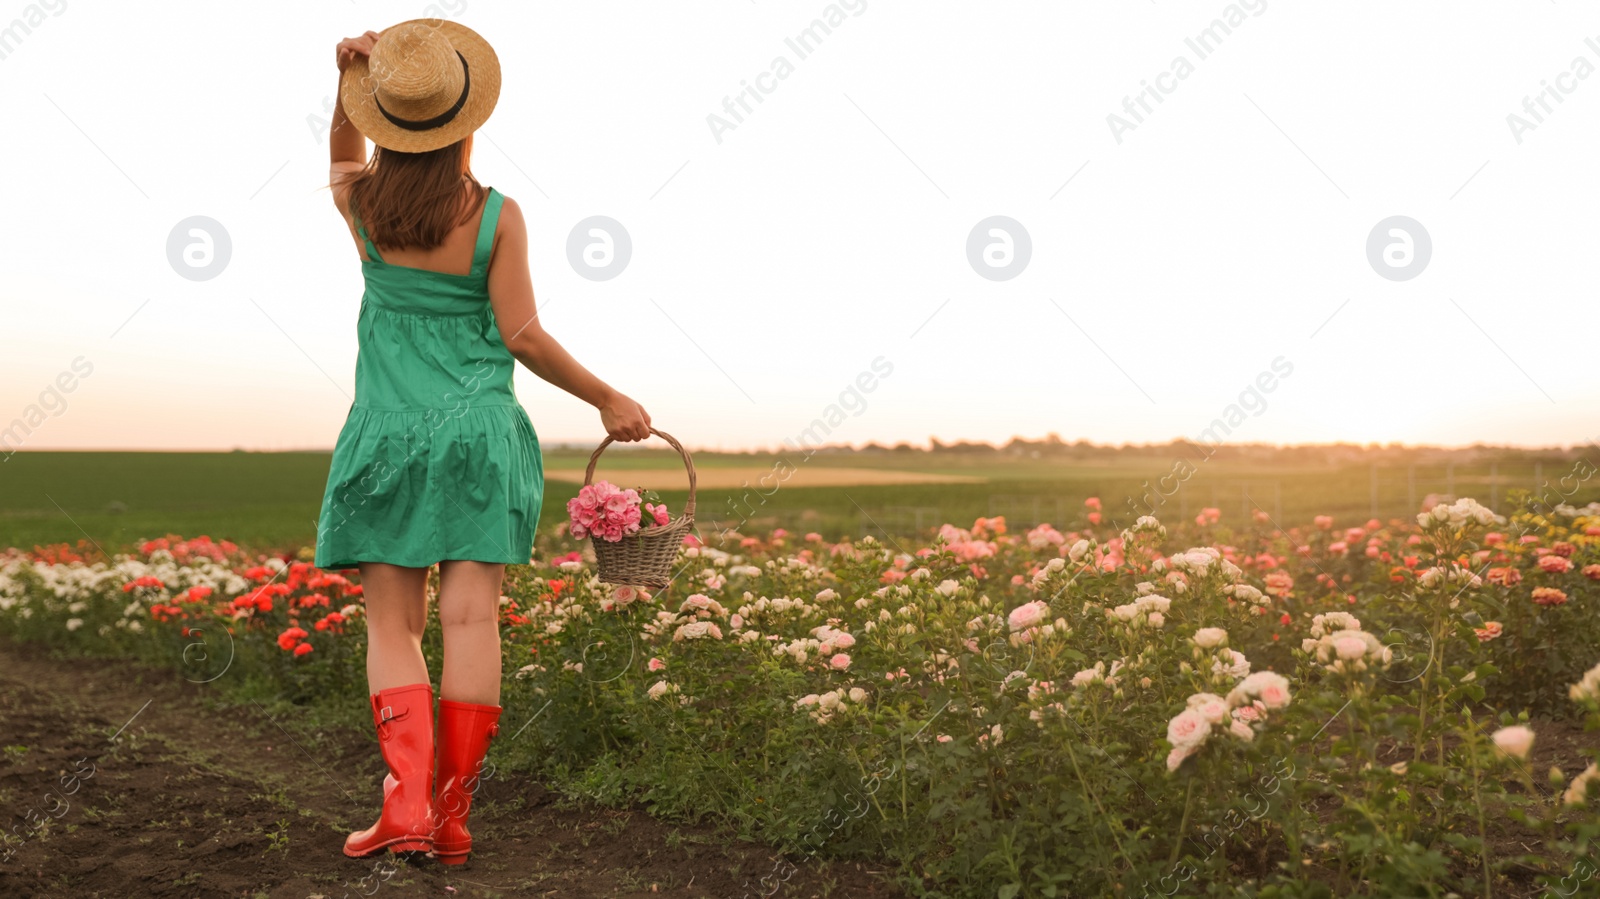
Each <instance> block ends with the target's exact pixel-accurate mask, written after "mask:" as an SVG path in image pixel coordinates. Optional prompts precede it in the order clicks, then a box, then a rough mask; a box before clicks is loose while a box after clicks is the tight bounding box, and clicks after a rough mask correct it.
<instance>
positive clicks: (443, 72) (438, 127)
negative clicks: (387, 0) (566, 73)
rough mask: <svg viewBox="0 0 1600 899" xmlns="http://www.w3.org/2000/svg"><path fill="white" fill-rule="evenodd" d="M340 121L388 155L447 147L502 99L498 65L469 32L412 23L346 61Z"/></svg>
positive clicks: (451, 25)
mask: <svg viewBox="0 0 1600 899" xmlns="http://www.w3.org/2000/svg"><path fill="white" fill-rule="evenodd" d="M339 97H340V99H341V100H342V101H343V103H344V111H345V114H346V115H348V116H349V117H350V121H351V122H352V123H354V125H355V126H356V128H357V130H359V131H360V132H361V133H362V134H363V135H365V136H366V137H367V139H368V140H370V141H372V142H373V143H375V144H377V145H378V146H380V147H383V148H384V149H386V150H398V151H400V152H402V153H424V152H427V151H428V150H437V149H439V148H441V147H447V146H449V145H450V144H453V143H455V142H456V141H458V140H461V139H462V138H464V137H466V136H467V135H469V134H471V133H472V132H473V131H476V130H477V129H478V126H480V125H482V124H483V123H484V121H485V120H487V119H488V118H489V114H490V113H491V112H493V111H494V104H495V101H497V100H499V99H500V59H499V57H497V56H495V52H494V48H492V47H490V46H489V42H488V41H486V40H484V39H483V37H482V36H481V35H479V34H478V33H477V32H476V31H473V30H472V29H471V28H468V27H466V26H465V25H461V24H459V23H457V22H452V21H449V20H448V19H412V20H410V21H407V22H401V23H400V24H398V25H393V26H390V27H389V28H386V29H384V30H383V32H382V33H381V34H379V35H378V40H377V42H376V43H374V44H373V47H372V55H371V56H370V57H367V56H359V55H358V56H356V57H355V58H354V59H352V60H350V64H349V65H348V66H347V67H346V68H345V70H344V75H343V76H342V77H341V79H340V81H339Z"/></svg>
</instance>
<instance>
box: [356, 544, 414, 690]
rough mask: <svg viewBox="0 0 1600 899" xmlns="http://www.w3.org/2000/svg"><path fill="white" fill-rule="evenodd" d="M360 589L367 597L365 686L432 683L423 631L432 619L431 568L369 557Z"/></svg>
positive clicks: (364, 565) (385, 687)
mask: <svg viewBox="0 0 1600 899" xmlns="http://www.w3.org/2000/svg"><path fill="white" fill-rule="evenodd" d="M360 567H361V591H362V595H363V596H364V597H366V601H367V690H368V692H370V693H374V694H376V693H377V692H378V691H379V690H388V689H391V688H393V687H404V686H406V685H408V684H425V683H428V682H429V681H428V663H427V661H426V660H425V659H423V657H422V630H423V627H424V626H425V625H426V624H427V622H428V606H427V586H428V569H426V568H403V567H401V566H399V565H385V564H381V563H377V562H365V563H362V565H361V566H360Z"/></svg>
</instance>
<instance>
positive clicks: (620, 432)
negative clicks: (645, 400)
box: [600, 393, 650, 443]
mask: <svg viewBox="0 0 1600 899" xmlns="http://www.w3.org/2000/svg"><path fill="white" fill-rule="evenodd" d="M600 423H601V424H602V425H604V426H605V429H606V433H607V434H609V435H611V439H612V440H617V441H620V442H622V443H633V442H634V441H636V440H643V439H645V438H646V437H649V436H650V413H648V412H646V411H644V407H643V406H641V405H639V404H638V403H636V402H634V401H633V400H632V399H631V398H629V397H627V396H624V395H622V394H620V393H619V394H616V395H615V396H613V397H612V399H611V400H610V401H609V402H607V403H606V404H605V405H603V406H601V407H600Z"/></svg>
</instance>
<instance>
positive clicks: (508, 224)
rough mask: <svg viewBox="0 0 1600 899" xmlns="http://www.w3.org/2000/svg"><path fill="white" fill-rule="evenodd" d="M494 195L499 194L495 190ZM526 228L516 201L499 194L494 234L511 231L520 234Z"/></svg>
mask: <svg viewBox="0 0 1600 899" xmlns="http://www.w3.org/2000/svg"><path fill="white" fill-rule="evenodd" d="M495 193H500V191H499V190H498V189H496V190H495ZM526 228H527V224H526V223H525V222H524V221H523V219H522V207H521V206H519V205H517V201H516V200H513V199H511V198H510V197H508V196H506V195H505V194H503V193H502V194H500V217H499V220H498V221H497V222H496V223H495V233H496V234H506V233H508V232H511V231H512V230H513V229H515V231H517V232H522V231H524V230H526Z"/></svg>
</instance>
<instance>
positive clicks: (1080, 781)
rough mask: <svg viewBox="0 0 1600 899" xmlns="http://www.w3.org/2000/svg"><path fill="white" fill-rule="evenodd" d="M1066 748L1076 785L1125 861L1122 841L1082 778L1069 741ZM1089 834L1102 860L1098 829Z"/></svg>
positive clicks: (1125, 854) (1092, 829) (1098, 800)
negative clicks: (1102, 822) (1098, 816)
mask: <svg viewBox="0 0 1600 899" xmlns="http://www.w3.org/2000/svg"><path fill="white" fill-rule="evenodd" d="M1066 746H1067V756H1068V757H1069V758H1071V759H1072V770H1073V771H1074V772H1075V773H1076V774H1077V775H1078V784H1079V785H1080V786H1082V787H1083V792H1084V793H1085V794H1086V795H1088V797H1089V801H1090V802H1092V803H1094V807H1095V810H1096V811H1098V812H1099V813H1100V817H1101V819H1102V820H1104V821H1105V822H1106V827H1107V828H1108V829H1110V831H1111V839H1112V841H1113V842H1115V843H1116V844H1117V854H1118V855H1120V856H1122V857H1123V858H1124V859H1126V858H1127V857H1128V853H1127V851H1126V850H1124V849H1123V848H1122V840H1121V838H1119V837H1118V836H1117V831H1116V828H1115V827H1114V826H1113V825H1112V822H1111V816H1110V815H1107V814H1106V810H1105V807H1104V806H1102V805H1101V804H1100V797H1099V796H1096V795H1095V793H1094V790H1091V789H1090V788H1089V781H1088V780H1086V779H1085V778H1084V776H1083V769H1082V768H1079V767H1078V754H1077V753H1076V752H1073V751H1072V743H1071V742H1070V741H1069V742H1068V743H1067V744H1066ZM1089 833H1090V835H1091V836H1093V837H1094V848H1095V849H1096V850H1097V851H1098V852H1099V853H1100V856H1101V857H1102V858H1103V857H1105V848H1104V847H1103V846H1101V844H1100V833H1099V829H1098V828H1091V829H1090V830H1089Z"/></svg>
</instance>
